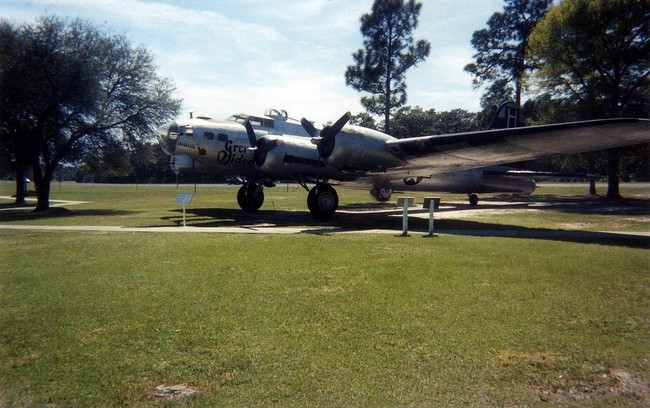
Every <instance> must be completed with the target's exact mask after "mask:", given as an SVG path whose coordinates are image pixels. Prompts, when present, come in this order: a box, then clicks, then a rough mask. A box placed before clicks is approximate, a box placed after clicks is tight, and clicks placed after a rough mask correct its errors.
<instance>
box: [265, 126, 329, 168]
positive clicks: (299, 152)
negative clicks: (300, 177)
mask: <svg viewBox="0 0 650 408" xmlns="http://www.w3.org/2000/svg"><path fill="white" fill-rule="evenodd" d="M262 139H264V143H273V142H274V141H279V144H278V145H277V146H276V147H274V148H272V149H271V150H269V151H267V152H265V153H262V152H261V151H260V152H256V157H255V162H256V167H257V169H258V170H260V171H263V172H266V173H270V174H273V175H284V176H290V175H293V174H298V173H300V174H316V173H317V172H318V171H319V170H321V169H322V170H323V175H325V174H324V173H325V166H324V163H320V160H319V157H318V151H317V150H316V146H314V145H313V144H312V143H311V141H310V140H309V139H308V138H305V137H291V136H263V137H262ZM319 167H320V168H321V169H319Z"/></svg>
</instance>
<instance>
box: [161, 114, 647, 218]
mask: <svg viewBox="0 0 650 408" xmlns="http://www.w3.org/2000/svg"><path fill="white" fill-rule="evenodd" d="M518 113H519V111H518V108H517V107H516V105H514V104H513V103H505V104H503V105H502V106H501V107H500V109H499V111H498V113H497V116H496V117H495V121H493V124H495V123H496V125H493V126H491V129H489V130H484V131H477V132H465V133H455V134H447V135H431V136H420V137H411V138H405V139H396V138H394V137H392V136H389V135H387V134H385V133H383V132H380V131H377V130H373V129H368V128H365V127H361V126H353V125H348V124H347V123H348V121H349V119H350V117H351V115H350V113H349V112H348V113H346V114H344V115H343V116H341V118H339V119H338V120H337V121H336V122H334V123H333V124H332V125H328V126H324V127H323V128H320V129H319V128H316V127H315V126H314V125H313V124H312V123H311V122H310V121H308V120H307V119H305V118H303V119H301V120H300V121H298V120H295V119H291V118H289V116H288V115H287V112H286V111H283V110H277V109H269V110H267V112H265V115H263V116H256V115H248V114H236V115H233V116H231V117H230V118H228V119H226V120H214V119H211V118H207V117H196V118H190V119H186V120H178V121H174V122H171V123H168V124H165V125H163V126H161V127H160V128H158V130H157V132H156V133H157V135H156V136H157V138H158V141H159V142H160V144H161V146H162V148H163V149H164V151H165V152H166V153H167V154H168V155H170V156H171V158H170V164H171V166H172V168H173V169H174V171H183V170H195V171H202V172H212V173H215V174H219V175H223V176H226V177H228V176H230V177H241V178H242V179H243V180H244V183H243V185H242V186H241V188H240V189H239V191H238V193H237V202H238V204H239V206H240V207H241V208H242V209H243V210H244V211H248V212H255V211H257V210H258V209H259V208H260V207H261V206H262V204H263V202H264V191H263V190H264V188H265V187H273V186H274V185H275V183H276V182H280V181H293V182H297V183H299V184H300V185H301V186H302V187H303V188H305V190H307V191H308V194H307V206H308V208H309V211H310V212H311V213H312V215H313V216H314V217H315V218H316V219H321V220H325V219H328V218H329V217H330V216H332V215H333V214H334V213H335V212H336V210H337V208H338V195H337V193H336V190H335V189H334V187H333V186H332V185H333V184H349V185H351V186H353V187H359V188H367V189H368V190H369V191H370V193H371V195H372V196H373V197H375V198H376V199H378V200H381V201H385V200H388V199H390V196H391V194H392V192H393V191H397V190H399V191H406V190H419V191H438V192H450V193H460V192H462V193H467V194H468V196H469V199H470V203H471V204H472V205H476V203H477V202H478V198H477V196H476V193H486V192H524V193H530V192H532V191H533V190H534V188H535V183H534V181H533V180H532V179H530V178H527V177H524V178H522V177H521V175H522V173H521V172H517V171H512V170H508V169H506V168H503V167H501V166H500V165H504V164H508V163H515V162H521V161H526V160H533V159H540V158H545V157H549V156H553V155H558V154H572V153H580V152H587V151H593V150H602V149H610V148H616V147H622V146H629V145H636V144H643V143H648V142H650V120H648V119H635V118H632V119H603V120H591V121H583V122H571V123H561V124H553V125H542V126H529V127H518V125H519V124H520V119H519V116H518ZM495 166H496V167H495ZM524 174H525V173H524ZM310 184H313V187H312V188H311V189H310V188H309V185H310Z"/></svg>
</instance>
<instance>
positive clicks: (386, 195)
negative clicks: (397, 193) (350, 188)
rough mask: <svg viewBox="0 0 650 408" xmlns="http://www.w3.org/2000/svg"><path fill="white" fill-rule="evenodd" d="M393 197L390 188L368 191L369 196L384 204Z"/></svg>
mask: <svg viewBox="0 0 650 408" xmlns="http://www.w3.org/2000/svg"><path fill="white" fill-rule="evenodd" d="M392 195H393V189H392V188H376V189H374V190H370V196H371V197H372V198H374V199H375V200H376V201H379V202H380V203H385V202H386V201H388V200H390V197H391V196H392Z"/></svg>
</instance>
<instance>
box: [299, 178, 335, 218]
mask: <svg viewBox="0 0 650 408" xmlns="http://www.w3.org/2000/svg"><path fill="white" fill-rule="evenodd" d="M307 207H309V212H311V214H312V216H313V217H314V218H316V219H317V220H327V219H328V218H330V217H331V216H332V215H333V214H334V213H335V212H336V209H337V208H338V207H339V196H338V194H336V190H334V188H333V187H332V186H330V185H329V184H324V183H319V184H317V185H316V186H315V187H314V188H312V189H311V190H310V191H309V194H308V195H307Z"/></svg>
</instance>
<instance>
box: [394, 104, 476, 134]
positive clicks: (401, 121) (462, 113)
mask: <svg viewBox="0 0 650 408" xmlns="http://www.w3.org/2000/svg"><path fill="white" fill-rule="evenodd" d="M479 128H480V126H479V124H478V121H477V114H476V113H472V112H468V111H466V110H463V109H453V110H451V111H445V112H436V111H435V110H434V109H429V110H427V111H425V110H424V109H422V108H421V107H419V106H415V107H412V106H405V107H402V108H400V109H399V110H398V111H397V112H396V113H395V116H394V117H393V135H394V136H395V137H397V138H405V137H417V136H425V135H442V134H449V133H460V132H470V131H473V130H479Z"/></svg>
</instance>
